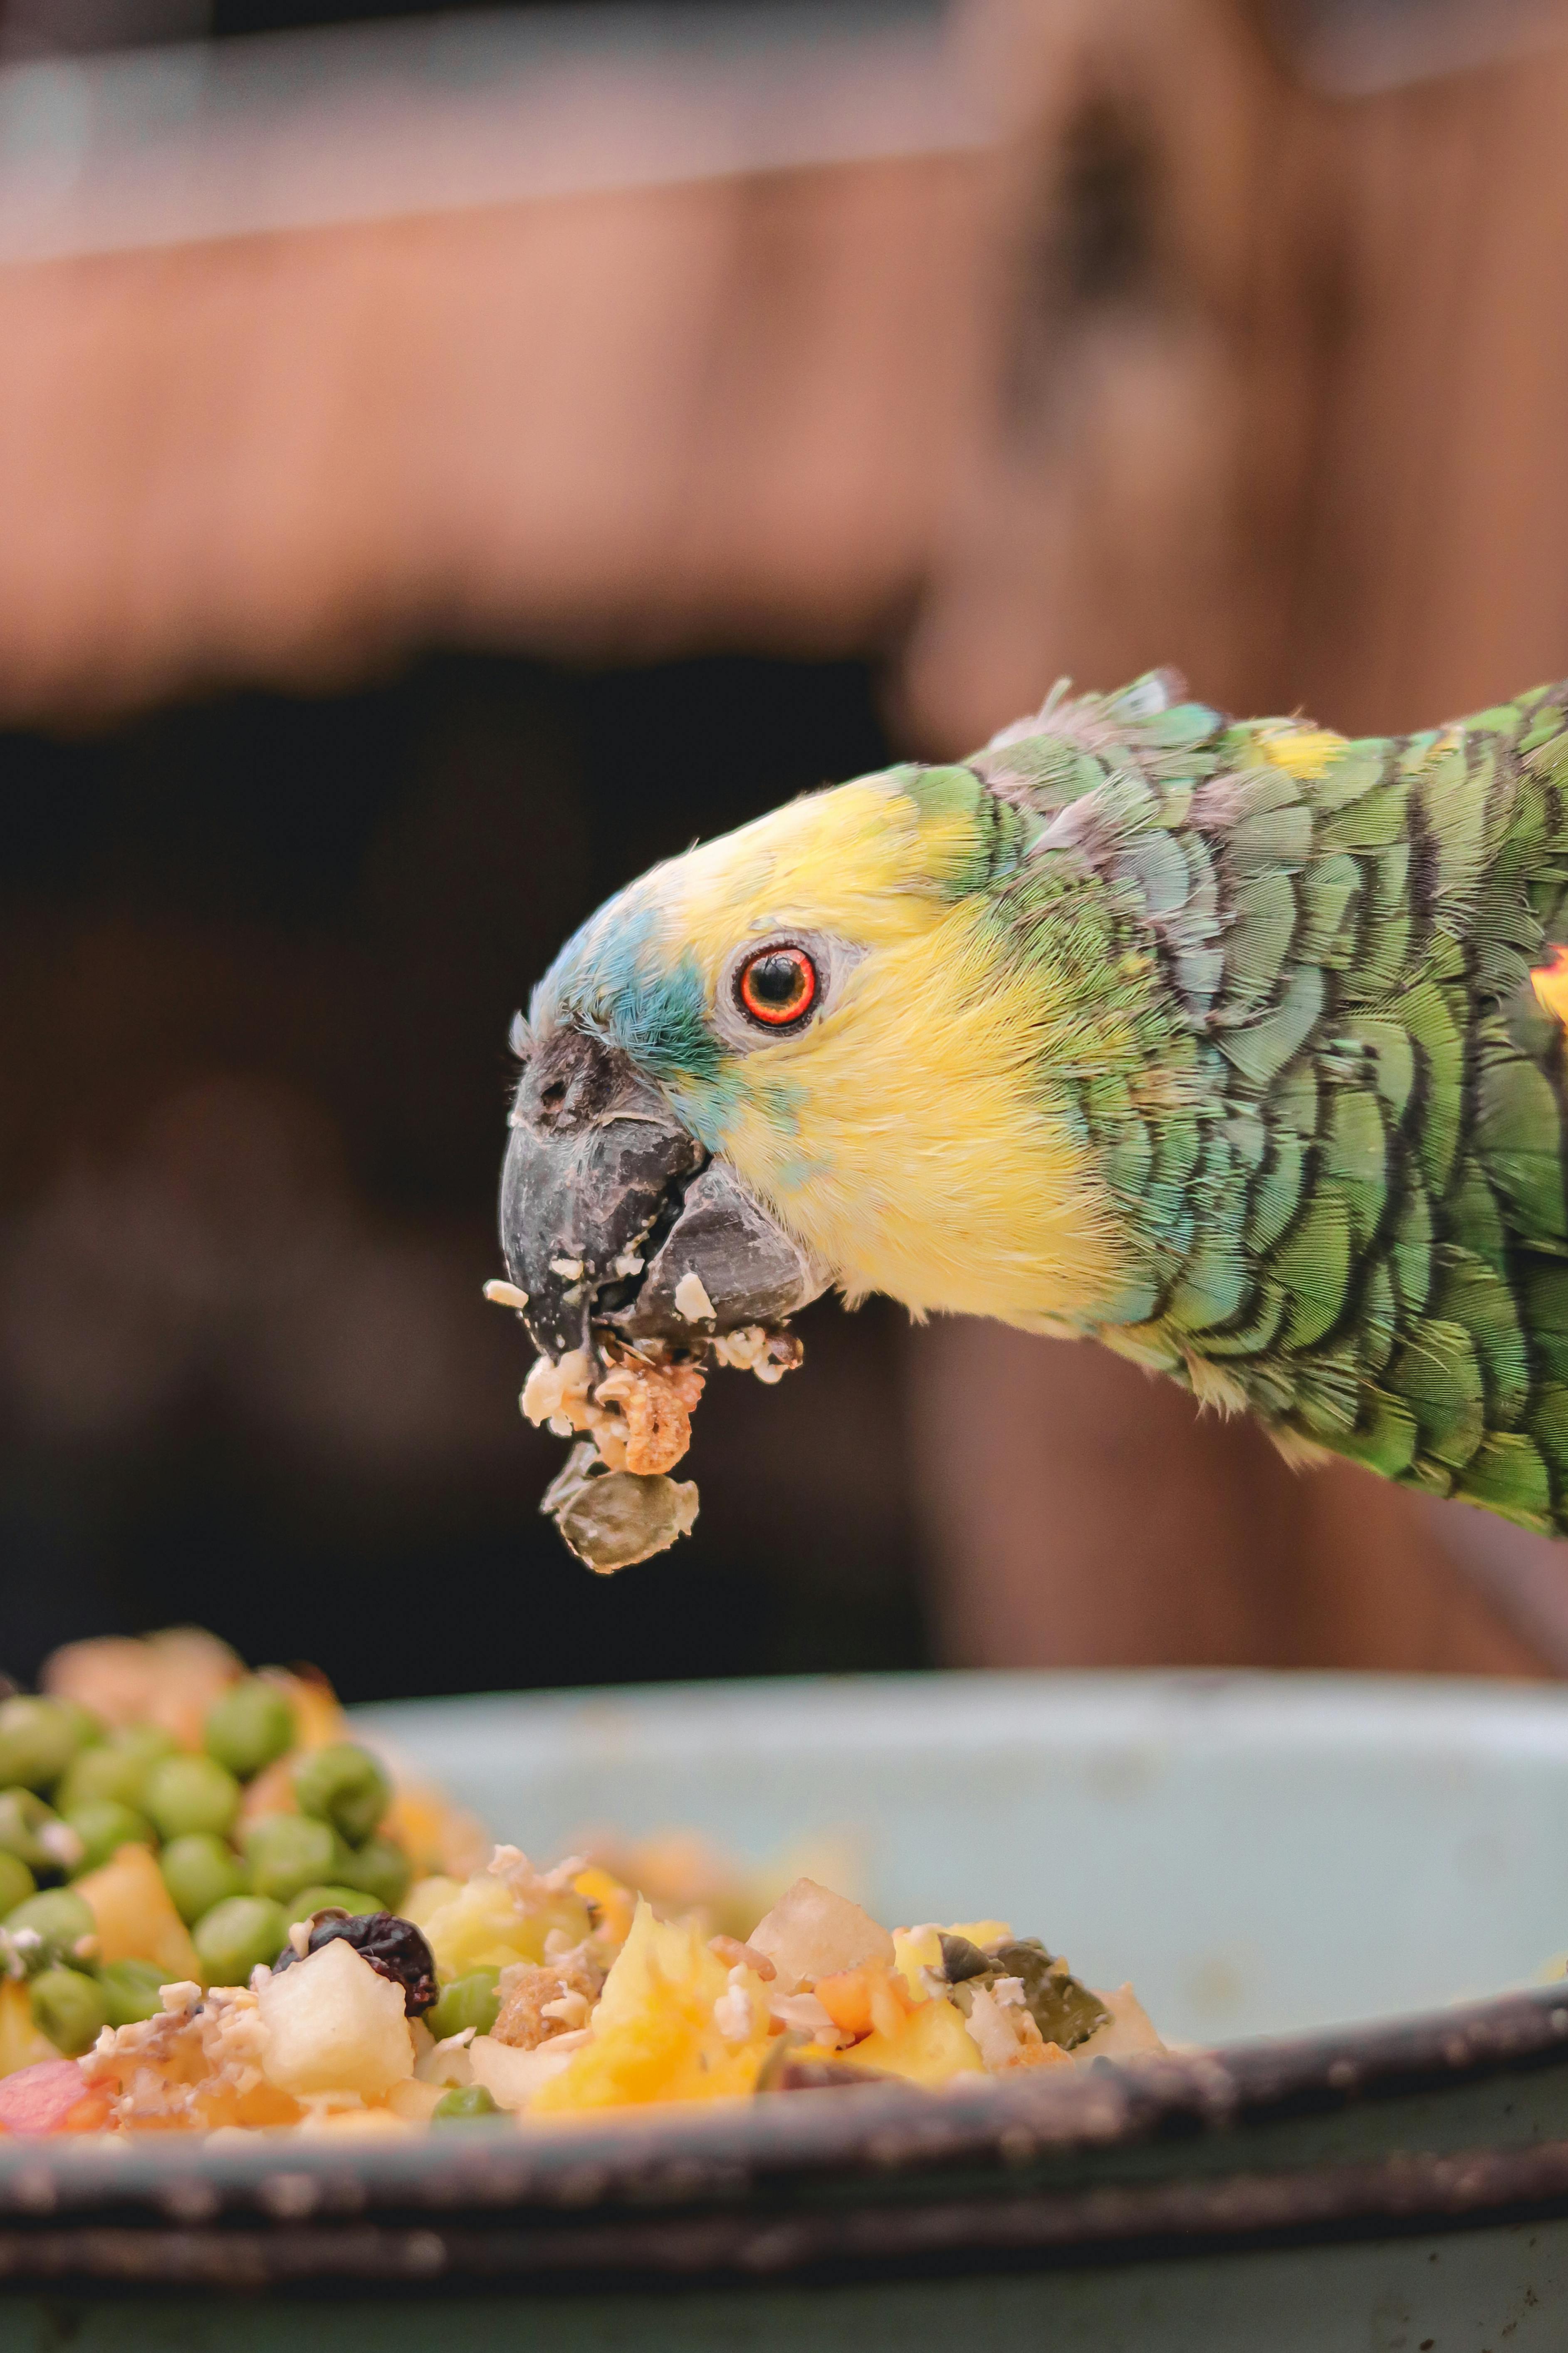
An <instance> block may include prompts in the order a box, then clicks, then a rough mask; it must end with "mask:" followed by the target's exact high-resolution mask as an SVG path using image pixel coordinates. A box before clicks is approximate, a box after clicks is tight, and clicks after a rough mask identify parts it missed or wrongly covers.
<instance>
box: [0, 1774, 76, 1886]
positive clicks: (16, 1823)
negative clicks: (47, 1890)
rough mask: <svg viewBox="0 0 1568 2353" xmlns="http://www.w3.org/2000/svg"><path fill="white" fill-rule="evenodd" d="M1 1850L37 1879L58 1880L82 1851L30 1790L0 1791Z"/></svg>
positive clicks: (67, 1828)
mask: <svg viewBox="0 0 1568 2353" xmlns="http://www.w3.org/2000/svg"><path fill="white" fill-rule="evenodd" d="M0 1848H3V1849H4V1850H5V1852H6V1853H7V1854H14V1855H16V1856H17V1857H18V1858H19V1859H20V1860H21V1861H22V1862H25V1863H26V1866H27V1868H28V1870H29V1871H30V1872H32V1873H34V1875H35V1876H36V1877H37V1878H39V1879H58V1878H61V1877H62V1876H63V1875H64V1873H65V1872H66V1871H67V1870H68V1868H69V1866H70V1864H71V1862H74V1861H75V1859H76V1857H77V1856H78V1855H79V1852H80V1851H81V1841H79V1838H78V1837H77V1834H76V1832H75V1831H73V1830H72V1829H71V1827H70V1825H69V1823H68V1822H62V1821H61V1820H60V1818H59V1816H58V1814H57V1813H54V1812H52V1811H51V1810H50V1809H49V1808H48V1807H47V1806H46V1805H45V1803H44V1801H43V1799H42V1798H40V1797H37V1796H36V1795H35V1793H34V1792H33V1791H32V1790H31V1789H0Z"/></svg>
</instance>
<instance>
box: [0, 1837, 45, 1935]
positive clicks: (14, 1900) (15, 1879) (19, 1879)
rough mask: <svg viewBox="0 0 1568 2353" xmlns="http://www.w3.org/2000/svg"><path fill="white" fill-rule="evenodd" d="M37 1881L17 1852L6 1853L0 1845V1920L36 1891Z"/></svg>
mask: <svg viewBox="0 0 1568 2353" xmlns="http://www.w3.org/2000/svg"><path fill="white" fill-rule="evenodd" d="M37 1886H38V1883H37V1880H36V1879H35V1878H34V1877H33V1874H32V1873H31V1872H30V1871H29V1870H28V1868H27V1866H26V1863H25V1862H23V1860H22V1858H21V1856H20V1855H19V1854H8V1853H7V1852H5V1848H4V1847H0V1920H3V1919H4V1918H5V1915H6V1913H7V1912H14V1911H15V1910H16V1906H17V1905H18V1904H25V1903H26V1900H27V1898H28V1896H29V1895H34V1894H37Z"/></svg>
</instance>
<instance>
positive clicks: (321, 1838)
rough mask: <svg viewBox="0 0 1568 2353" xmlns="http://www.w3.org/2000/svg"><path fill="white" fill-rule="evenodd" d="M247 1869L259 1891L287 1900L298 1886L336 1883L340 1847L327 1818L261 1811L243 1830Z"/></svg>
mask: <svg viewBox="0 0 1568 2353" xmlns="http://www.w3.org/2000/svg"><path fill="white" fill-rule="evenodd" d="M242 1845H243V1848H244V1853H245V1865H246V1869H247V1871H248V1872H249V1873H250V1883H251V1885H252V1887H254V1888H255V1890H256V1892H257V1894H258V1895H270V1896H272V1897H274V1898H275V1899H276V1901H277V1902H278V1903H279V1904H287V1902H288V1901H289V1897H290V1896H291V1895H297V1894H299V1892H300V1888H301V1887H320V1886H321V1884H322V1883H324V1882H326V1881H328V1880H331V1882H333V1883H336V1880H337V1876H338V1864H339V1862H341V1861H342V1844H341V1842H340V1841H339V1840H338V1837H337V1835H336V1833H335V1832H334V1831H333V1830H332V1828H331V1823H329V1822H313V1821H311V1820H309V1818H308V1817H307V1816H306V1815H304V1814H264V1815H263V1816H262V1818H261V1820H259V1821H257V1822H252V1823H251V1824H250V1827H249V1828H248V1829H247V1831H246V1832H245V1835H244V1839H243V1841H242Z"/></svg>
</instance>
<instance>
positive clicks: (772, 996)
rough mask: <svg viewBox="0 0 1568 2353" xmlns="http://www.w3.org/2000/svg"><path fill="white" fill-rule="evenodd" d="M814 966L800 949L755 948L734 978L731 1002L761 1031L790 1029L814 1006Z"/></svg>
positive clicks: (815, 985)
mask: <svg viewBox="0 0 1568 2353" xmlns="http://www.w3.org/2000/svg"><path fill="white" fill-rule="evenodd" d="M819 987H820V983H819V981H818V979H817V976H816V965H815V964H814V963H813V962H812V960H811V958H810V957H809V956H808V955H806V952H805V949H804V948H796V947H788V946H784V945H779V944H775V945H774V946H773V947H769V948H759V949H758V951H757V953H756V954H755V955H751V956H748V957H747V958H746V961H745V963H744V964H743V965H742V966H741V968H740V970H739V971H738V972H737V973H736V975H735V1002H736V1004H737V1005H738V1006H739V1007H740V1008H741V1010H742V1013H744V1014H745V1015H746V1017H747V1018H748V1019H749V1020H752V1021H757V1022H760V1023H761V1024H762V1026H763V1029H795V1028H796V1027H797V1026H798V1025H799V1024H800V1023H801V1022H803V1021H804V1020H805V1017H806V1015H807V1014H808V1013H809V1012H810V1011H811V1008H812V1007H813V1006H814V1005H815V1004H816V999H817V993H818V990H819Z"/></svg>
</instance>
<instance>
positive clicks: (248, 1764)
mask: <svg viewBox="0 0 1568 2353" xmlns="http://www.w3.org/2000/svg"><path fill="white" fill-rule="evenodd" d="M298 1731H299V1726H298V1725H297V1724H296V1722H295V1718H294V1711H293V1709H292V1708H291V1707H290V1706H289V1702H288V1699H287V1698H286V1697H285V1695H284V1694H283V1693H282V1692H280V1691H279V1689H278V1687H277V1685H276V1684H275V1683H268V1682H267V1681H266V1680H265V1678H264V1677H262V1676H261V1675H247V1676H246V1678H245V1680H244V1682H243V1683H232V1684H231V1685H230V1686H229V1688H228V1690H227V1691H226V1692H225V1694H224V1695H223V1697H222V1698H221V1699H220V1700H218V1701H217V1702H216V1704H215V1705H214V1706H213V1707H212V1709H211V1710H210V1711H209V1713H208V1715H207V1720H206V1730H205V1741H206V1750H207V1755H208V1756H209V1757H216V1759H217V1761H218V1763H219V1764H220V1765H222V1766H224V1767H226V1769H227V1770H228V1771H229V1772H230V1773H233V1774H234V1775H235V1776H236V1777H237V1779H239V1780H241V1781H249V1780H253V1779H254V1778H255V1777H256V1775H257V1774H258V1773H259V1772H261V1771H263V1770H264V1769H265V1767H267V1766H268V1765H270V1764H272V1763H273V1762H274V1761H275V1759H277V1758H278V1757H281V1756H283V1755H285V1754H286V1752H287V1751H288V1750H289V1749H290V1748H292V1746H294V1742H295V1739H296V1737H297V1736H298Z"/></svg>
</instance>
